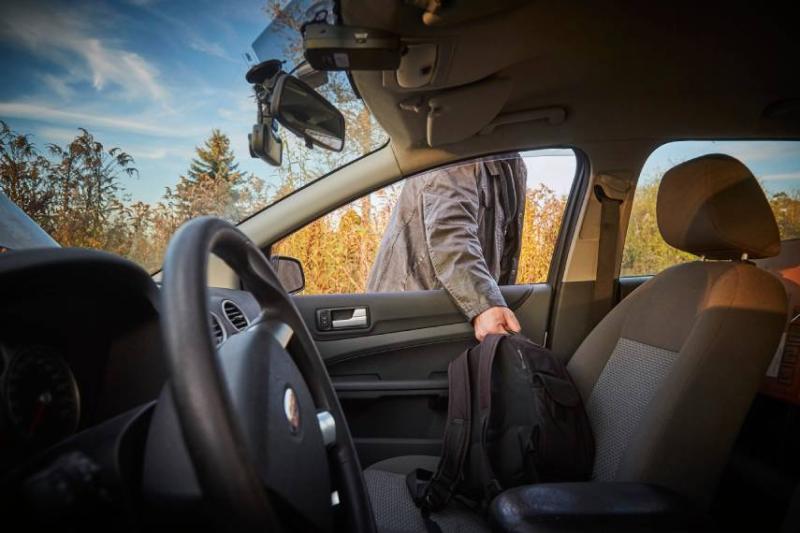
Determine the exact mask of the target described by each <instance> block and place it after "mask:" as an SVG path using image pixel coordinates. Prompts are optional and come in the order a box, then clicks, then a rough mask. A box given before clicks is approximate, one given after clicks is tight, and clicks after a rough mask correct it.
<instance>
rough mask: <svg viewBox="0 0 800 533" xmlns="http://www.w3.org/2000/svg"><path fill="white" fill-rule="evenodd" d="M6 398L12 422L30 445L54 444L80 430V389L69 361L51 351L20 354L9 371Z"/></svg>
mask: <svg viewBox="0 0 800 533" xmlns="http://www.w3.org/2000/svg"><path fill="white" fill-rule="evenodd" d="M5 395H6V405H7V407H8V414H9V418H10V419H11V422H12V423H13V424H14V426H15V427H16V429H17V431H18V432H19V434H20V435H21V436H22V437H23V438H24V439H25V440H27V441H29V442H32V443H35V444H37V445H49V444H53V443H55V442H57V441H59V440H61V439H62V438H64V437H66V436H68V435H70V434H72V433H73V432H74V431H75V429H76V428H77V427H78V420H79V418H80V397H79V394H78V386H77V385H76V383H75V378H74V377H73V375H72V372H71V371H70V369H69V366H68V365H67V363H66V361H64V359H63V358H62V357H61V356H60V355H59V354H58V353H56V352H55V351H53V350H52V349H50V348H45V347H34V348H28V349H25V350H23V351H21V352H19V353H17V354H16V356H15V357H14V359H13V360H12V361H11V364H10V365H9V367H8V370H7V371H6V378H5Z"/></svg>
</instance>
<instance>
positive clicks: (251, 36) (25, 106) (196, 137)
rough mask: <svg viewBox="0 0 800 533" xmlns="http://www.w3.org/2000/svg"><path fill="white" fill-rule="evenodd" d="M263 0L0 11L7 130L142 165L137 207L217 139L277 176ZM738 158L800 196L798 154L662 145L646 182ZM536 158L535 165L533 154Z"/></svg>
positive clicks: (550, 163)
mask: <svg viewBox="0 0 800 533" xmlns="http://www.w3.org/2000/svg"><path fill="white" fill-rule="evenodd" d="M265 2H266V0H236V1H220V0H127V1H122V0H120V1H110V0H93V1H88V0H73V1H57V0H26V1H24V2H12V1H2V2H0V79H2V80H3V83H2V84H0V119H2V120H4V121H6V122H7V123H9V125H10V126H11V128H12V129H14V130H15V131H18V132H22V133H28V134H31V135H32V138H33V140H34V142H36V143H37V145H38V146H39V147H42V148H43V147H44V146H45V145H46V144H48V143H56V144H61V145H64V144H66V143H68V142H69V141H70V140H71V139H72V138H74V137H75V135H77V133H78V130H77V128H78V127H85V128H87V129H88V130H89V131H91V132H92V133H93V134H94V135H95V137H96V138H97V139H98V140H99V141H101V142H102V143H103V144H104V145H105V146H107V147H111V146H119V147H120V148H122V149H123V150H124V151H126V152H128V153H129V154H131V155H132V156H133V157H134V159H135V162H136V164H135V166H136V167H137V168H138V170H139V178H138V179H125V182H124V186H125V188H126V189H127V192H128V193H130V195H131V197H132V198H133V199H134V200H143V201H146V202H157V201H158V200H160V199H161V197H162V195H163V193H164V189H165V187H167V186H170V185H174V184H175V182H176V181H177V180H178V177H179V176H180V175H181V174H183V173H185V172H186V170H187V168H188V166H189V163H190V161H191V159H192V157H193V156H194V155H195V152H194V148H195V147H196V146H197V145H199V144H201V143H202V142H203V141H204V140H205V138H207V137H208V135H209V134H210V132H211V130H212V128H219V129H221V130H222V131H223V132H224V133H226V134H228V136H229V137H230V138H231V143H232V147H233V150H234V153H235V155H236V157H237V160H238V162H239V164H240V169H241V170H243V171H245V172H248V173H249V172H253V173H255V174H256V175H258V176H260V177H262V178H265V179H267V180H268V181H269V180H270V179H271V177H272V176H274V170H273V169H271V168H270V167H269V166H267V165H266V164H265V163H263V162H261V161H260V160H258V159H252V158H250V156H249V152H248V149H247V134H248V133H249V131H250V129H251V127H252V124H253V122H254V119H255V103H254V102H253V100H252V98H251V89H250V87H249V85H248V84H247V83H246V82H245V80H244V74H245V72H246V71H247V69H248V67H249V65H248V61H247V60H246V59H245V57H244V55H245V54H250V55H251V57H253V56H254V55H253V52H252V48H251V45H252V43H253V41H254V40H255V39H256V38H257V37H258V36H259V34H260V33H261V32H262V30H263V29H264V28H265V27H266V26H267V24H268V23H269V18H268V16H267V14H266V12H265V10H264V5H265ZM712 151H714V152H723V153H729V154H731V155H734V156H735V157H739V158H740V159H742V160H743V161H744V162H745V164H747V165H748V166H750V167H751V169H752V170H753V171H754V173H755V174H756V175H757V176H758V177H759V178H760V179H761V180H762V182H763V183H764V184H765V187H766V188H767V190H768V192H777V191H780V190H786V189H800V143H769V142H766V143H753V142H748V143H741V142H735V141H726V142H718V143H709V142H680V143H672V144H669V145H665V146H662V147H661V148H659V149H657V150H656V151H655V152H654V153H653V155H652V156H651V157H650V159H649V160H648V161H647V163H646V165H645V168H644V169H643V172H642V176H643V177H644V178H645V179H647V178H648V177H652V176H656V175H658V174H659V173H660V172H663V170H666V169H668V168H669V167H670V166H672V165H674V164H677V163H679V162H681V161H685V160H687V159H690V158H691V157H695V156H697V155H701V154H703V153H709V152H712ZM531 155H534V154H531ZM526 164H527V165H528V171H529V176H535V177H536V180H537V181H541V182H545V183H546V184H547V185H548V186H549V187H550V188H552V189H553V190H555V191H556V192H558V193H561V194H566V193H567V192H568V191H569V187H570V185H571V181H572V180H571V178H572V176H573V175H574V166H575V161H574V158H573V157H572V156H571V155H566V156H565V155H564V154H563V153H561V154H559V153H557V152H553V151H546V152H543V153H540V154H538V157H526Z"/></svg>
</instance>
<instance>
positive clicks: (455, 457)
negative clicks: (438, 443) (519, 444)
mask: <svg viewBox="0 0 800 533" xmlns="http://www.w3.org/2000/svg"><path fill="white" fill-rule="evenodd" d="M447 379H448V388H449V398H448V405H447V427H446V429H445V433H444V443H443V445H442V458H441V459H440V460H439V466H438V468H437V469H436V473H435V474H434V475H433V477H432V478H431V480H430V482H429V483H428V484H427V486H425V487H424V488H422V489H421V490H419V489H417V494H414V492H415V491H414V490H413V489H412V494H411V495H412V497H414V502H415V503H416V504H417V505H418V506H420V507H422V508H423V510H429V511H430V510H436V509H439V508H441V507H443V506H444V505H445V504H446V503H447V502H448V501H449V500H450V497H451V496H452V495H453V491H455V489H456V486H457V485H458V482H459V481H461V478H462V469H463V467H464V461H465V460H466V457H467V452H468V450H469V440H470V431H471V428H472V401H471V398H472V390H471V387H470V381H469V350H467V351H466V352H464V353H463V354H461V355H460V356H458V357H457V358H456V359H455V360H453V361H452V362H451V363H450V366H449V367H448V369H447ZM411 476H414V477H415V478H418V477H419V472H418V471H414V472H412V473H411V474H409V478H410V477H411ZM411 486H412V484H411V483H410V482H409V489H411ZM417 486H419V485H417Z"/></svg>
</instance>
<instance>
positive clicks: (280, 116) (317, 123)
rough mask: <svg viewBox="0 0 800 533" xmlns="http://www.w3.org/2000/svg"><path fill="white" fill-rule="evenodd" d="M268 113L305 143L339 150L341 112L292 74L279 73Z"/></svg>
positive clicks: (342, 128) (342, 118) (340, 142)
mask: <svg viewBox="0 0 800 533" xmlns="http://www.w3.org/2000/svg"><path fill="white" fill-rule="evenodd" d="M269 109H270V113H271V114H272V116H274V117H275V118H276V119H277V120H278V122H279V123H280V124H281V125H282V126H283V127H284V128H286V129H287V130H289V131H290V132H292V133H294V134H295V135H297V136H298V137H300V138H302V139H304V140H305V141H306V144H307V145H309V146H311V145H315V146H320V147H322V148H325V149H326V150H332V151H334V152H341V151H342V149H343V148H344V124H345V122H344V116H343V115H342V113H341V112H340V111H339V110H338V109H336V107H334V105H333V104H331V103H330V102H329V101H328V100H326V99H325V98H324V97H323V96H322V95H320V94H319V93H318V92H317V91H315V90H314V89H312V88H311V87H309V86H308V85H307V84H306V83H304V82H302V81H300V80H299V79H297V78H295V77H294V76H289V75H288V74H286V75H282V76H280V77H279V79H278V81H277V83H276V84H275V89H274V90H273V92H272V99H271V100H270V105H269Z"/></svg>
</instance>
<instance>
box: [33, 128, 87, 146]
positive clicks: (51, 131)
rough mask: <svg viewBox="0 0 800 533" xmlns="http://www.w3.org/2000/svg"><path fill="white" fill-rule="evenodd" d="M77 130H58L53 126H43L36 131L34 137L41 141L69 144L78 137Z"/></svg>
mask: <svg viewBox="0 0 800 533" xmlns="http://www.w3.org/2000/svg"><path fill="white" fill-rule="evenodd" d="M80 133H81V132H80V131H78V128H58V127H54V126H43V127H41V128H37V129H36V136H37V137H40V138H41V139H42V140H44V141H47V142H52V143H58V144H67V143H71V142H72V141H73V139H75V137H77V136H78V135H80Z"/></svg>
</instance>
